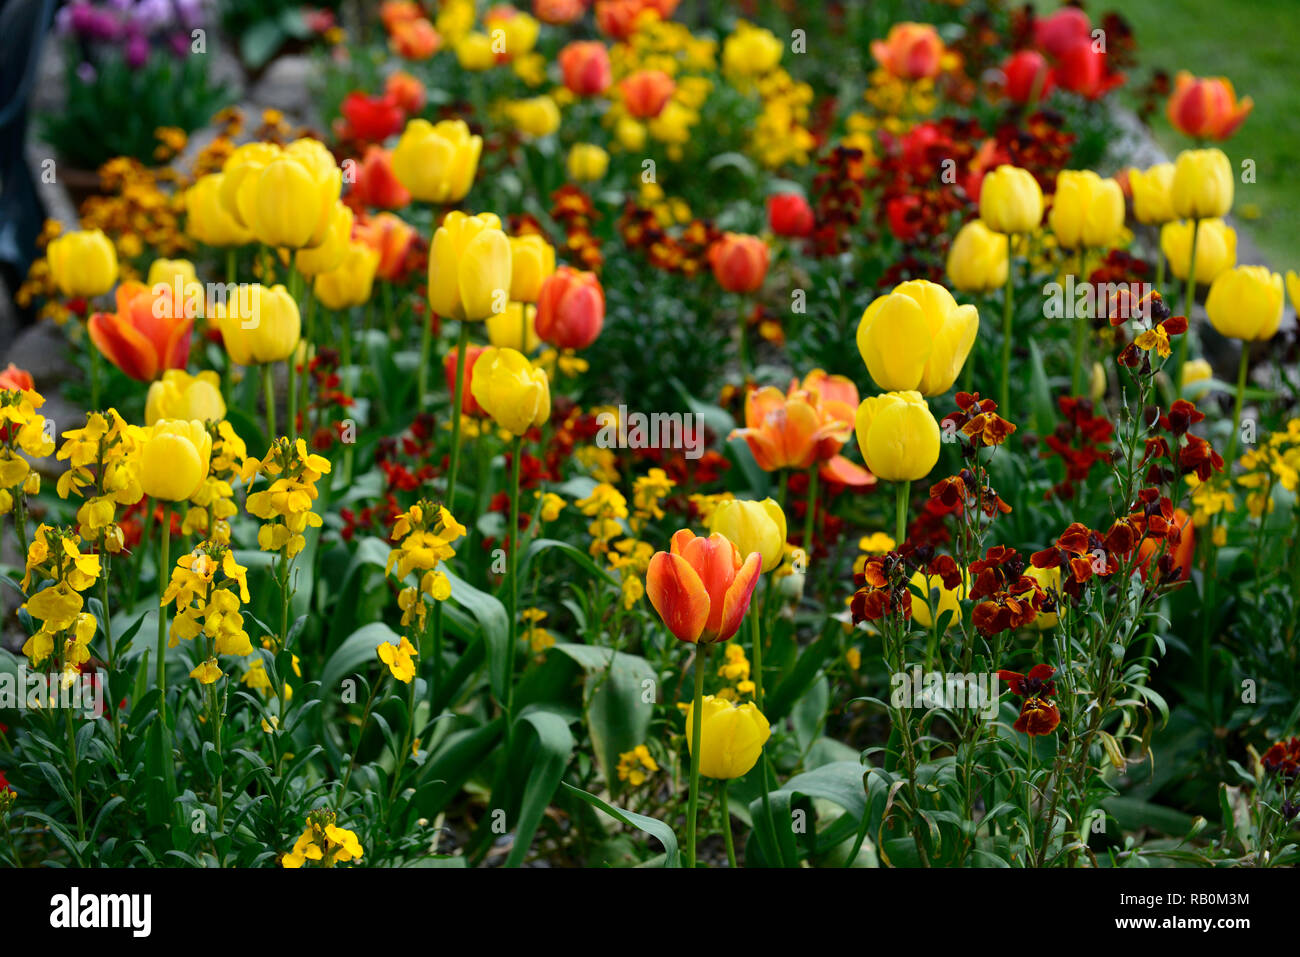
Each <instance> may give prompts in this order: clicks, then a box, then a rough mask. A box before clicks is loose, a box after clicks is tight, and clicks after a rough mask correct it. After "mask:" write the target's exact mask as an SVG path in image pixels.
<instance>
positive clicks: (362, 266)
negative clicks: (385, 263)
mask: <svg viewBox="0 0 1300 957" xmlns="http://www.w3.org/2000/svg"><path fill="white" fill-rule="evenodd" d="M378 267H379V250H377V249H375V248H373V247H372V246H370V245H369V244H368V243H363V242H349V243H348V246H347V249H346V250H345V251H344V253H343V260H342V262H340V263H339V265H338V267H337V268H335V269H331V270H330V271H329V272H323V273H320V274H318V275H317V276H316V279H315V281H314V282H313V283H312V291H313V292H314V293H315V294H316V298H317V299H319V300H320V301H321V305H323V306H324V307H325V308H326V309H334V310H338V309H350V308H352V307H353V306H359V305H361V304H362V303H363V302H366V301H368V300H369V299H370V293H371V290H372V289H373V287H374V282H375V270H376V269H377V268H378Z"/></svg>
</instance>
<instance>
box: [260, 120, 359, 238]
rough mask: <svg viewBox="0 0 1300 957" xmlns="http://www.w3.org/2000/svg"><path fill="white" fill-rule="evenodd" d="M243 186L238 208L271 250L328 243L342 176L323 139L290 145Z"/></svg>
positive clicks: (306, 140) (295, 142) (299, 141)
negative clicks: (275, 247) (273, 248)
mask: <svg viewBox="0 0 1300 957" xmlns="http://www.w3.org/2000/svg"><path fill="white" fill-rule="evenodd" d="M246 179H247V180H249V181H250V182H249V183H248V184H247V186H246V188H245V187H241V188H240V193H239V206H240V209H241V211H243V212H244V214H245V216H246V217H251V219H249V225H250V227H251V228H252V231H253V236H254V237H255V238H256V239H258V240H259V241H261V242H263V243H265V244H266V245H268V246H285V247H288V248H290V249H301V248H303V247H307V248H312V247H315V246H319V245H320V244H321V243H322V242H324V241H325V237H326V234H327V233H328V231H329V227H330V220H331V218H332V216H333V214H334V207H335V205H336V204H337V203H338V199H339V193H340V190H341V189H342V182H343V174H342V173H341V172H340V170H339V168H338V166H337V165H336V164H335V163H334V157H333V156H332V155H331V154H330V152H329V150H328V149H326V148H325V146H324V144H322V143H321V142H320V141H319V140H310V139H302V140H295V141H294V142H293V143H290V144H289V145H288V146H287V147H285V149H284V150H283V151H282V152H281V153H280V155H279V156H277V157H276V158H275V159H273V160H271V161H270V162H269V163H267V164H266V165H265V166H264V167H263V168H262V169H261V170H260V171H259V172H257V173H256V174H252V173H250V174H249V175H248V177H246Z"/></svg>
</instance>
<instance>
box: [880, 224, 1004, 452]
mask: <svg viewBox="0 0 1300 957" xmlns="http://www.w3.org/2000/svg"><path fill="white" fill-rule="evenodd" d="M999 238H1001V239H1002V241H1003V243H1004V244H1005V243H1006V240H1005V238H1003V237H999ZM978 332H979V313H978V312H977V311H976V309H975V307H974V306H971V305H965V306H959V305H957V300H955V299H953V297H952V293H950V292H948V290H947V289H944V288H943V286H940V285H939V284H938V283H934V282H930V281H929V280H927V279H912V280H909V281H908V282H904V283H900V284H899V285H898V286H896V287H894V291H893V292H891V293H888V294H887V295H884V296H880V297H879V298H877V299H875V300H874V301H873V302H872V303H871V305H869V306H867V308H866V311H865V312H863V314H862V321H861V322H860V323H859V324H858V335H857V340H858V352H860V353H861V354H862V361H863V362H865V363H866V365H867V371H868V372H870V373H871V378H873V379H874V380H875V381H876V384H877V385H878V386H880V388H882V389H888V390H890V391H896V392H907V391H910V390H918V391H920V392H921V393H922V394H923V395H939V394H941V393H944V392H947V391H948V390H949V389H950V388H952V384H953V383H954V382H955V381H957V376H958V375H959V374H960V373H961V369H962V366H963V365H964V364H965V362H966V357H967V356H968V355H969V354H970V350H971V347H972V346H973V345H974V344H975V336H976V334H977V333H978ZM931 464H933V463H931ZM873 471H874V470H873Z"/></svg>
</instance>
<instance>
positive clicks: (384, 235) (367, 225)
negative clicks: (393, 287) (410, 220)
mask: <svg viewBox="0 0 1300 957" xmlns="http://www.w3.org/2000/svg"><path fill="white" fill-rule="evenodd" d="M352 235H353V237H354V238H356V239H359V240H361V241H362V242H363V243H365V244H366V245H367V246H369V247H370V248H371V249H376V250H378V251H379V266H378V267H377V268H376V269H375V275H376V276H378V277H379V278H380V279H384V280H387V281H388V282H396V281H399V280H401V279H402V278H404V277H405V276H406V274H407V272H408V271H409V270H410V268H411V262H410V259H411V256H410V253H411V249H412V247H413V246H414V244H415V238H416V232H415V230H414V229H413V228H411V226H410V225H409V224H407V223H406V221H405V220H403V219H402V218H401V217H399V216H395V215H393V214H392V213H379V214H378V215H376V216H372V217H370V218H369V219H368V220H364V221H361V222H355V223H353V226H352Z"/></svg>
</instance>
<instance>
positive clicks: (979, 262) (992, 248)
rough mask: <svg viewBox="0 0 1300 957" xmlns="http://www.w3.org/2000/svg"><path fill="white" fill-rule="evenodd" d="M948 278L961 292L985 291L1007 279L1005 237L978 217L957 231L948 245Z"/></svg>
mask: <svg viewBox="0 0 1300 957" xmlns="http://www.w3.org/2000/svg"><path fill="white" fill-rule="evenodd" d="M948 279H949V281H950V282H951V283H952V287H953V288H954V289H960V290H961V291H962V292H988V291H989V290H991V289H1000V288H1001V287H1002V286H1005V285H1006V282H1007V237H1006V236H1003V235H1002V234H1001V233H995V232H993V230H991V229H989V228H988V227H987V226H985V225H984V223H983V222H981V221H980V220H978V219H973V220H971V221H970V222H969V223H967V224H966V225H965V226H963V227H962V228H961V229H960V230H958V232H957V236H956V238H954V239H953V241H952V245H951V246H950V247H949V248H948Z"/></svg>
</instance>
